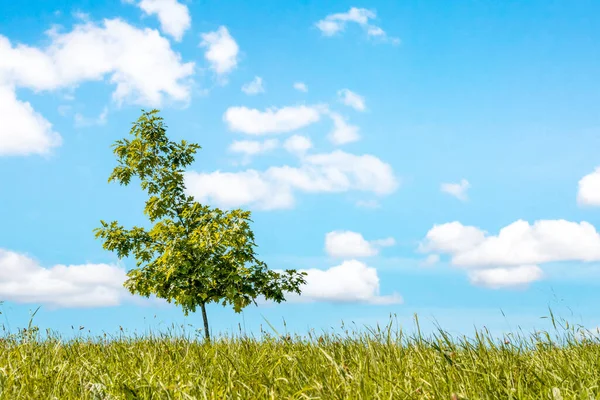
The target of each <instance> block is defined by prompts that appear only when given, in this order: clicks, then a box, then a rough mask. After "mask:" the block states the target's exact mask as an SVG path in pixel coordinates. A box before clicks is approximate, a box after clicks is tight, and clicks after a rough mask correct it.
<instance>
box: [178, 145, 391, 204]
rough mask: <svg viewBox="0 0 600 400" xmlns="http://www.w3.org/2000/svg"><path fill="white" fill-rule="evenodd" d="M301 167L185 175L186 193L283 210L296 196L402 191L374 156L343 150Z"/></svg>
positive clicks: (305, 160) (314, 157) (313, 158)
mask: <svg viewBox="0 0 600 400" xmlns="http://www.w3.org/2000/svg"><path fill="white" fill-rule="evenodd" d="M300 161H301V165H300V166H299V167H290V166H287V165H286V166H281V167H270V168H269V169H267V170H266V171H262V172H259V171H256V170H246V171H241V172H220V171H216V172H212V173H197V172H188V173H186V187H187V192H188V193H189V194H190V195H193V196H194V197H195V198H196V199H198V200H199V201H201V202H208V203H212V204H215V205H218V206H220V207H224V208H230V207H239V206H251V207H254V208H257V209H263V210H269V209H282V208H291V207H293V206H294V193H295V192H306V193H342V192H347V191H350V190H356V191H364V192H372V193H376V194H378V195H387V194H390V193H392V192H393V191H395V190H396V188H397V187H398V181H397V180H396V178H395V176H394V173H393V171H392V168H391V166H390V165H389V164H386V163H384V162H383V161H381V160H380V159H378V158H377V157H375V156H372V155H368V154H367V155H361V156H357V155H353V154H348V153H345V152H343V151H340V150H336V151H334V152H332V153H322V154H313V155H308V156H305V157H302V158H301V159H300Z"/></svg>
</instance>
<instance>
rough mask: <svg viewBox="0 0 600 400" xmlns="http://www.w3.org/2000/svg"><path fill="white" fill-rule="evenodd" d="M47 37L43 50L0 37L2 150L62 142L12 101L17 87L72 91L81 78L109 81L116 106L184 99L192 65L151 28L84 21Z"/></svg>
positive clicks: (26, 150) (42, 148)
mask: <svg viewBox="0 0 600 400" xmlns="http://www.w3.org/2000/svg"><path fill="white" fill-rule="evenodd" d="M47 35H48V39H49V44H48V45H47V46H46V47H45V48H37V47H31V46H27V45H16V46H13V45H12V44H11V43H10V41H9V40H8V38H6V37H4V36H1V35H0V98H1V100H0V101H1V102H2V106H1V107H0V108H1V111H0V112H2V113H8V114H7V115H6V117H4V118H3V119H2V120H3V121H9V122H5V123H4V124H3V125H2V126H0V148H1V149H2V150H0V152H1V153H2V154H3V155H7V154H19V155H25V154H33V153H38V154H42V153H47V152H48V151H49V149H51V148H52V147H56V146H59V145H60V144H61V139H60V135H59V134H58V133H55V132H53V131H52V129H51V124H50V122H48V121H47V120H46V119H45V118H44V117H43V116H41V115H40V114H38V113H36V112H35V111H34V110H33V108H32V107H31V105H30V104H29V103H27V102H21V101H19V100H18V99H17V98H16V94H15V93H16V90H17V89H19V88H25V89H31V90H33V91H34V92H36V93H39V92H44V91H56V90H61V89H62V90H70V91H73V90H74V89H75V88H76V87H77V86H78V85H79V84H81V83H83V82H86V81H100V80H103V79H105V78H108V79H107V81H109V82H110V83H112V84H114V85H115V86H116V88H115V91H114V92H113V95H112V97H113V100H114V101H115V102H116V103H117V104H122V103H123V102H130V103H134V104H140V105H147V106H152V107H158V106H160V105H161V104H162V103H163V100H164V99H165V98H168V99H170V100H173V101H179V102H184V103H187V102H188V101H189V97H190V85H191V81H190V78H191V75H192V74H193V73H194V63H182V62H181V57H180V56H179V55H178V54H177V53H175V52H173V51H172V49H171V47H170V44H169V42H168V40H166V39H165V38H163V37H161V36H160V34H159V33H158V32H157V31H156V30H152V29H137V28H135V27H133V26H131V25H129V24H127V23H126V22H124V21H122V20H120V19H106V20H104V21H103V22H102V24H95V23H92V22H89V21H87V22H83V23H81V24H79V25H75V26H74V28H73V30H72V31H70V32H66V33H61V32H60V31H59V29H57V28H55V29H50V30H49V31H48V32H47ZM9 116H10V117H9Z"/></svg>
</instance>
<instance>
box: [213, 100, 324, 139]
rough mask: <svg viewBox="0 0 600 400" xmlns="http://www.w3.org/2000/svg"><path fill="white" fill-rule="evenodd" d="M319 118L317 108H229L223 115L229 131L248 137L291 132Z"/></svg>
mask: <svg viewBox="0 0 600 400" xmlns="http://www.w3.org/2000/svg"><path fill="white" fill-rule="evenodd" d="M320 118H321V115H320V111H319V108H318V107H308V106H296V107H283V108H279V109H277V108H269V109H267V110H266V111H260V110H257V109H253V108H247V107H230V108H228V109H227V111H225V114H223V121H225V123H227V126H228V128H229V130H231V131H234V132H242V133H246V134H250V135H265V134H276V133H285V132H292V131H295V130H297V129H300V128H304V127H305V126H308V125H310V124H313V123H315V122H317V121H319V119H320Z"/></svg>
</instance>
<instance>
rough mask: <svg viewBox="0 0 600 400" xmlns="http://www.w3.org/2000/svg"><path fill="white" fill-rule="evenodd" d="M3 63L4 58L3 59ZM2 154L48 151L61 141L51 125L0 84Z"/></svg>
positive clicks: (41, 152) (0, 139)
mask: <svg viewBox="0 0 600 400" xmlns="http://www.w3.org/2000/svg"><path fill="white" fill-rule="evenodd" d="M0 62H1V61H0ZM0 121H2V124H1V125H0V156H5V155H29V154H48V153H49V152H50V150H52V148H54V147H58V146H60V145H61V144H62V138H61V137H60V135H59V134H58V133H56V132H55V131H54V130H53V129H52V124H51V123H50V122H48V121H47V120H46V119H45V118H44V117H43V116H41V115H40V114H39V113H37V112H35V110H34V109H33V107H31V104H29V103H28V102H22V101H19V100H17V98H16V95H15V92H14V91H13V90H11V89H9V88H6V87H2V86H1V85H0Z"/></svg>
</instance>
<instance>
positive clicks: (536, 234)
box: [420, 220, 600, 287]
mask: <svg viewBox="0 0 600 400" xmlns="http://www.w3.org/2000/svg"><path fill="white" fill-rule="evenodd" d="M420 250H421V251H426V252H435V253H447V254H450V255H451V263H452V264H453V265H455V266H458V267H462V268H467V269H477V270H479V269H483V270H488V272H482V271H475V272H471V273H470V278H471V281H472V282H477V283H479V284H483V283H485V282H491V283H490V285H489V286H490V287H499V286H501V285H504V286H512V285H516V284H517V283H522V284H525V283H528V282H530V281H532V280H537V279H540V278H541V276H542V274H541V271H540V270H538V269H537V265H538V264H543V263H549V262H560V261H583V262H589V261H599V260H600V235H599V234H598V232H597V231H596V229H595V228H594V227H593V226H592V225H591V224H589V223H587V222H580V223H576V222H570V221H565V220H540V221H536V222H534V224H533V225H530V224H529V223H528V222H526V221H523V220H518V221H516V222H513V223H512V224H510V225H508V226H506V227H504V228H502V229H501V230H500V232H499V233H498V235H497V236H493V235H488V234H487V232H485V231H482V230H480V229H479V228H477V227H474V226H464V225H462V224H461V223H460V222H451V223H447V224H442V225H435V226H434V227H433V228H432V229H431V230H430V231H429V232H428V233H427V235H426V237H425V240H424V242H423V243H421V246H420ZM508 275H510V276H511V277H509V276H508Z"/></svg>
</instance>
